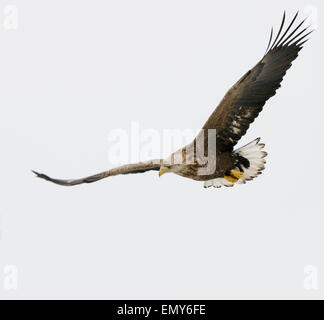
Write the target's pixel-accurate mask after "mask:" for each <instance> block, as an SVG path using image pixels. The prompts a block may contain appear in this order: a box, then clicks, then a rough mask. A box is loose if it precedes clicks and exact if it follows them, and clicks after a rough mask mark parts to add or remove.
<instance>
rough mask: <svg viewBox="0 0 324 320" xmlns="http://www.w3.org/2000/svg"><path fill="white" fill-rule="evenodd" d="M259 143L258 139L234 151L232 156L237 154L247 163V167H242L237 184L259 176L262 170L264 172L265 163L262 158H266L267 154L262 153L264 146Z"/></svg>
mask: <svg viewBox="0 0 324 320" xmlns="http://www.w3.org/2000/svg"><path fill="white" fill-rule="evenodd" d="M259 142H260V138H257V139H255V140H253V141H251V142H250V143H248V144H247V145H245V146H244V147H241V148H239V149H237V150H235V151H234V154H237V155H239V156H241V157H243V158H245V159H247V160H248V161H249V167H248V168H246V167H245V166H243V168H242V169H243V176H242V178H241V179H239V181H238V182H237V183H245V182H246V181H250V180H252V179H254V178H255V177H257V176H258V175H260V174H261V172H262V170H264V168H265V166H264V165H265V163H266V160H265V159H264V158H265V157H266V156H267V153H266V152H265V151H262V149H263V148H264V144H263V143H259Z"/></svg>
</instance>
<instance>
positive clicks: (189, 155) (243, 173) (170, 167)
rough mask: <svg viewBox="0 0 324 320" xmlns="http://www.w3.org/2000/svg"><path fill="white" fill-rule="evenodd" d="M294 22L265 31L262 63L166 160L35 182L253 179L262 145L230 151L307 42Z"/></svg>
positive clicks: (216, 183) (228, 182)
mask: <svg viewBox="0 0 324 320" xmlns="http://www.w3.org/2000/svg"><path fill="white" fill-rule="evenodd" d="M297 17H298V12H297V13H296V14H295V15H294V17H293V19H292V20H291V22H290V23H289V25H288V27H286V28H285V20H286V13H285V12H284V14H283V18H282V22H281V25H280V28H279V30H278V32H277V34H276V36H274V32H273V28H271V33H270V39H269V42H268V46H267V49H266V52H265V54H264V55H263V57H262V59H261V60H260V61H259V62H258V63H257V64H256V65H255V66H254V67H253V68H252V69H250V70H249V71H248V72H246V73H245V74H244V75H243V76H242V77H241V78H240V79H239V80H238V81H237V82H236V83H235V84H234V85H233V86H232V87H231V88H230V89H229V90H228V92H227V93H226V94H225V96H224V97H223V99H222V100H221V102H220V103H219V105H218V106H217V108H216V109H215V110H214V112H213V113H212V114H211V115H210V117H209V119H208V120H207V122H206V123H205V124H204V125H203V127H202V129H201V130H200V131H199V132H198V135H197V136H196V137H195V139H194V140H193V141H192V142H191V143H189V144H188V145H186V146H184V147H183V148H181V149H179V150H177V151H175V152H173V153H172V154H171V155H170V156H169V157H168V158H166V159H154V160H149V161H144V162H139V163H132V164H126V165H122V166H119V167H116V168H112V169H110V170H107V171H104V172H101V173H98V174H95V175H91V176H88V177H84V178H81V179H66V180H64V179H53V178H51V177H49V176H47V175H45V174H42V173H38V172H36V171H33V172H34V173H35V175H36V176H37V177H39V178H42V179H45V180H47V181H51V182H54V183H56V184H59V185H62V186H74V185H78V184H82V183H92V182H95V181H98V180H101V179H104V178H107V177H111V176H116V175H120V174H132V173H143V172H146V171H158V172H159V177H160V176H162V175H163V174H165V173H167V172H173V173H175V174H177V175H179V176H182V177H185V178H190V179H193V180H196V181H203V182H204V187H205V188H208V187H211V186H213V187H216V188H219V187H221V186H226V187H232V186H234V185H235V184H244V183H245V182H246V181H249V180H252V179H254V178H255V177H257V176H258V175H259V174H261V172H262V170H263V169H264V168H265V162H266V161H265V157H266V155H267V153H266V152H265V151H263V148H264V144H263V143H260V138H257V139H255V140H253V141H252V142H250V143H248V144H247V145H245V146H243V147H241V148H238V149H234V147H235V146H236V144H237V143H238V141H239V140H240V139H241V137H242V136H244V135H245V133H246V131H247V130H248V128H249V126H250V124H251V123H252V122H253V121H254V120H255V119H256V117H257V116H258V115H259V113H260V112H261V110H262V109H263V106H264V105H265V103H266V101H267V100H268V99H269V98H270V97H272V96H274V95H275V94H276V90H277V89H278V88H280V84H281V81H282V79H283V77H284V76H285V74H286V72H287V70H288V69H289V68H290V67H291V65H292V62H293V61H294V60H295V59H296V58H297V56H298V53H299V51H300V50H301V49H302V48H303V45H304V43H305V42H306V41H307V40H308V38H307V36H308V35H309V34H310V33H311V32H313V31H314V30H309V26H308V27H304V26H303V24H304V22H305V21H306V19H304V20H302V21H301V22H300V23H299V24H297V23H296V24H297V25H294V24H295V21H296V19H297ZM302 26H303V27H302ZM284 29H285V30H284Z"/></svg>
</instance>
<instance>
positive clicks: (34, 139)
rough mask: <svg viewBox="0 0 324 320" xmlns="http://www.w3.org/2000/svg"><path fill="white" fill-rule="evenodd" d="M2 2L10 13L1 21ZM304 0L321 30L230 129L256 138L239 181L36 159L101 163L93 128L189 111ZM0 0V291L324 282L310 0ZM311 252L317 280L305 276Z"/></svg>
mask: <svg viewBox="0 0 324 320" xmlns="http://www.w3.org/2000/svg"><path fill="white" fill-rule="evenodd" d="M6 5H15V6H16V7H17V8H18V23H19V24H18V29H17V30H7V29H5V28H4V26H3V22H4V19H5V15H4V12H3V9H4V8H5V6H6ZM307 5H314V6H316V7H317V9H318V30H317V32H316V33H314V34H313V36H312V39H311V40H310V41H309V42H308V43H307V44H306V46H305V48H304V49H303V50H302V51H301V54H300V57H298V59H297V60H296V61H295V62H294V64H293V67H292V68H291V69H290V70H289V72H288V74H287V76H286V77H285V79H284V81H283V84H282V88H281V89H280V90H279V91H278V92H277V95H276V96H275V97H273V98H272V99H271V100H270V101H268V103H267V104H266V107H265V109H264V111H263V112H262V113H261V114H260V116H259V117H258V119H257V120H256V122H255V123H254V124H253V125H252V127H251V128H250V130H249V131H248V133H247V135H246V136H244V137H243V139H242V140H241V141H240V143H239V146H241V145H243V144H246V143H248V142H250V141H251V140H253V139H254V138H256V137H259V136H260V137H262V142H264V143H265V144H266V147H265V150H266V151H267V152H268V154H269V155H268V157H267V167H266V170H265V171H264V173H263V174H262V175H261V176H260V177H258V178H257V179H255V180H254V181H253V182H249V183H247V184H246V185H238V186H235V187H233V188H228V189H226V188H221V189H213V188H210V189H208V190H206V189H204V188H203V186H202V183H200V182H195V181H191V180H187V179H184V178H181V177H178V176H175V175H171V174H169V175H164V176H163V177H162V178H161V179H158V174H157V172H149V173H146V174H139V175H130V176H119V177H113V178H111V179H107V180H103V181H100V182H97V183H94V184H90V185H81V186H77V187H72V188H66V187H61V186H57V185H54V184H50V183H47V182H45V181H42V180H40V179H36V178H34V177H33V175H32V173H31V172H30V170H31V169H34V170H39V171H41V172H45V173H47V174H49V175H51V176H53V177H61V178H76V177H82V176H85V175H88V174H92V173H97V172H99V171H102V170H105V169H108V168H110V167H111V166H112V164H111V163H109V161H108V147H109V143H108V138H107V137H108V134H109V132H111V130H113V129H116V128H121V129H124V130H127V131H129V129H130V124H131V122H132V121H138V122H139V124H140V127H141V129H150V128H153V129H156V130H159V132H162V130H163V129H165V128H167V129H174V128H179V129H186V128H191V129H198V128H199V127H201V126H202V125H203V123H204V122H205V121H206V119H207V118H208V116H209V115H210V113H211V112H212V111H213V109H214V107H215V106H216V105H217V103H218V102H219V101H220V99H221V98H222V97H223V95H224V93H225V92H226V90H228V89H229V88H230V86H231V85H233V84H234V82H236V81H237V80H238V79H239V78H240V77H241V76H242V75H243V74H244V73H245V72H246V71H247V70H248V69H249V68H251V67H252V66H253V65H254V64H255V63H257V61H258V60H259V59H260V58H261V57H262V55H263V53H264V51H265V49H266V45H267V42H268V37H269V34H270V28H271V26H272V25H273V26H274V27H276V28H278V27H279V25H280V22H281V17H282V13H283V10H284V9H286V10H287V14H288V16H289V18H290V19H291V18H292V17H293V15H294V13H295V12H296V11H297V10H298V9H300V10H301V11H303V8H304V7H305V6H307ZM0 9H1V10H0V19H1V21H0V22H1V28H0V70H1V72H0V88H1V93H0V106H1V109H0V110H1V114H0V122H1V126H0V135H1V168H2V170H1V182H0V183H1V202H0V203H1V205H0V213H1V224H0V230H1V240H0V297H1V298H5V299H11V298H107V299H119V298H129V299H136V298H137V299H157V298H160V299H174V298H183V299H202V298H208V299H217V298H320V297H322V298H323V297H324V257H323V252H324V251H323V243H324V233H323V224H324V205H323V184H322V182H321V180H322V162H323V158H324V152H323V116H324V112H323V101H322V100H323V99H322V98H323V97H322V93H323V53H324V52H323V48H324V47H323V40H322V39H323V34H322V32H323V31H322V12H323V10H322V9H323V1H319V0H317V1H316V0H313V1H312V3H309V2H307V1H296V0H294V1H280V2H279V1H275V2H274V1H272V2H266V1H226V2H225V1H223V2H221V1H201V0H200V1H187V0H186V1H184V0H183V1H179V0H177V1H174V0H173V1H151V0H150V1H148V0H147V1H136V2H135V1H93V0H92V1H76V0H74V1H71V0H70V1H62V0H56V1H43V0H42V1H40V0H37V1H36V0H29V1H22V0H20V1H18V0H16V1H9V0H7V1H3V0H1V6H0ZM309 265H310V266H313V270H315V271H316V270H317V272H318V282H317V288H318V289H317V290H306V289H305V285H304V282H305V277H307V275H306V274H305V273H304V268H305V267H307V266H309ZM8 266H14V267H15V268H16V271H17V272H18V280H17V285H16V288H11V289H10V288H8V286H7V285H6V276H8V275H7V274H5V270H6V267H8ZM9 287H10V286H9ZM306 287H307V286H306Z"/></svg>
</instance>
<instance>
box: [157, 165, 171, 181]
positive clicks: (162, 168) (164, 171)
mask: <svg viewBox="0 0 324 320" xmlns="http://www.w3.org/2000/svg"><path fill="white" fill-rule="evenodd" d="M169 171H170V170H169V169H168V168H166V167H161V168H160V171H159V178H160V177H161V176H162V174H165V173H166V172H169Z"/></svg>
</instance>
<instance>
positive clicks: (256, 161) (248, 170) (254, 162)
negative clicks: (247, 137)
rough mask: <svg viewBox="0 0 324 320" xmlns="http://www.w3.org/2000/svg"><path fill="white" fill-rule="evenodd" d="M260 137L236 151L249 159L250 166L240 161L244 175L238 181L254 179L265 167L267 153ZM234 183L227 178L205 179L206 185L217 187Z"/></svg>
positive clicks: (231, 185)
mask: <svg viewBox="0 0 324 320" xmlns="http://www.w3.org/2000/svg"><path fill="white" fill-rule="evenodd" d="M259 142H260V138H257V139H255V140H253V141H251V142H250V143H248V144H247V145H245V146H244V147H241V148H239V149H237V150H235V151H234V154H236V155H238V156H241V157H243V158H245V159H247V160H248V161H249V166H248V167H245V166H244V165H242V163H240V166H241V169H242V170H243V176H242V178H240V179H239V180H238V181H237V183H240V184H242V183H245V182H246V181H249V180H252V179H253V178H255V177H257V176H258V175H259V174H261V171H262V170H263V169H264V164H265V162H266V161H265V159H264V158H265V157H266V156H267V153H266V152H265V151H262V149H263V148H264V144H263V143H259ZM235 170H240V168H238V167H237V168H235ZM233 185H234V183H233V182H229V181H227V180H226V179H225V178H216V179H213V180H209V181H205V182H204V187H205V188H208V187H211V186H213V187H215V188H220V187H221V186H225V187H233Z"/></svg>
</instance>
